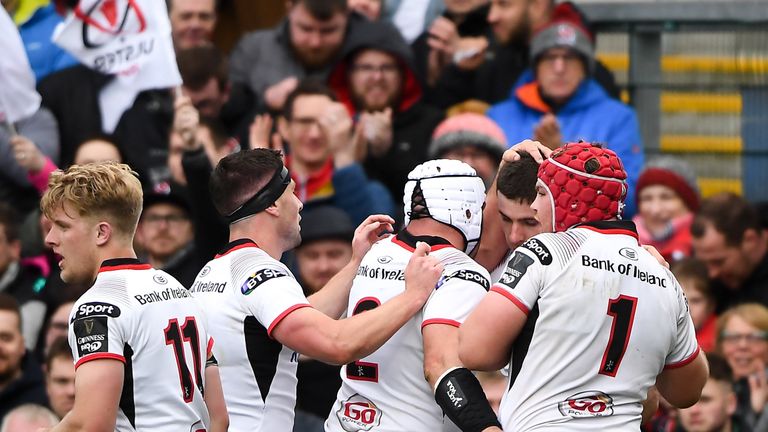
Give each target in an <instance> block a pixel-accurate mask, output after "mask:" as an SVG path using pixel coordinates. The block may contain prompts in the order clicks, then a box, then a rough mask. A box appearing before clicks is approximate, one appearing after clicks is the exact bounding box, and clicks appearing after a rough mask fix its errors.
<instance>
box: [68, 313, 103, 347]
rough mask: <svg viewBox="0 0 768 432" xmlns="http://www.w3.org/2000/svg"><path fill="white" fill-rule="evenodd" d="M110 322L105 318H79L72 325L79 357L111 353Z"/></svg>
mask: <svg viewBox="0 0 768 432" xmlns="http://www.w3.org/2000/svg"><path fill="white" fill-rule="evenodd" d="M108 320H109V318H108V317H105V316H93V317H87V318H78V319H76V320H75V321H74V322H73V323H72V330H73V332H74V333H75V343H76V344H77V354H78V356H80V357H83V356H87V355H89V354H94V353H100V352H108V351H109V346H108V345H109V322H108Z"/></svg>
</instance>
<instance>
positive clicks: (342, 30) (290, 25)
mask: <svg viewBox="0 0 768 432" xmlns="http://www.w3.org/2000/svg"><path fill="white" fill-rule="evenodd" d="M287 5H288V16H287V18H286V19H285V20H284V21H283V22H282V23H280V24H279V25H278V26H277V27H274V28H272V29H268V30H261V31H257V32H253V33H249V34H247V35H245V36H243V38H242V39H241V40H240V42H239V43H238V44H237V47H235V50H234V51H233V52H232V57H231V62H230V76H231V78H232V81H233V82H235V83H246V84H247V85H248V86H249V87H250V88H251V90H252V91H253V92H254V93H255V94H257V95H258V97H259V101H258V108H259V109H261V110H265V109H268V110H270V111H273V112H276V111H280V110H281V109H282V108H283V104H284V103H285V100H286V98H287V97H288V94H290V93H291V91H293V90H294V89H295V88H296V85H297V84H298V82H299V81H300V80H302V79H304V78H307V77H311V78H317V79H325V77H326V76H327V74H328V72H329V71H330V68H331V66H332V65H333V63H334V62H335V61H336V60H337V57H338V54H339V53H340V52H341V50H342V46H343V45H344V44H345V43H347V42H348V41H351V40H354V39H355V38H356V36H355V35H356V34H357V33H358V32H359V31H365V27H366V22H367V19H366V18H364V17H363V16H361V15H358V14H356V13H349V12H348V7H347V1H346V0H291V1H288V2H287Z"/></svg>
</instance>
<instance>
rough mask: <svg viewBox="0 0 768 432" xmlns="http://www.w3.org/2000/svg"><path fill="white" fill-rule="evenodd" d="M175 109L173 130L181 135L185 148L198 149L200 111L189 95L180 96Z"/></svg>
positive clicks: (175, 103) (174, 106)
mask: <svg viewBox="0 0 768 432" xmlns="http://www.w3.org/2000/svg"><path fill="white" fill-rule="evenodd" d="M173 109H174V112H173V131H174V132H175V133H177V134H179V136H180V137H181V140H182V142H183V143H184V149H185V150H196V149H197V148H199V143H198V142H197V127H198V125H199V124H200V113H199V112H198V111H197V109H195V107H194V106H193V105H192V100H191V99H190V98H189V97H187V96H178V97H177V98H176V100H175V101H174V104H173Z"/></svg>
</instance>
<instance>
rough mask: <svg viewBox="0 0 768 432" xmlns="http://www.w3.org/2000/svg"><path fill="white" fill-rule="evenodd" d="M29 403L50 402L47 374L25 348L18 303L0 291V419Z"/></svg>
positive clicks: (45, 403) (44, 403)
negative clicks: (46, 390)
mask: <svg viewBox="0 0 768 432" xmlns="http://www.w3.org/2000/svg"><path fill="white" fill-rule="evenodd" d="M26 403H34V404H38V405H47V399H46V397H45V385H44V383H43V374H42V372H41V370H40V365H39V364H37V362H36V361H35V360H34V358H33V356H32V355H31V354H28V353H27V351H26V349H25V348H24V336H22V334H21V313H20V312H19V305H18V303H17V302H16V300H15V299H14V298H13V297H11V296H9V295H8V294H2V293H0V420H2V418H3V417H4V416H5V415H6V414H7V413H8V412H9V411H10V410H12V409H13V408H15V407H17V406H20V405H23V404H26Z"/></svg>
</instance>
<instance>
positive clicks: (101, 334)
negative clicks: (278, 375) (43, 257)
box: [41, 163, 228, 432]
mask: <svg viewBox="0 0 768 432" xmlns="http://www.w3.org/2000/svg"><path fill="white" fill-rule="evenodd" d="M141 205H142V190H141V184H140V183H139V180H138V178H137V177H136V173H134V172H133V171H132V170H131V169H130V168H129V167H128V166H127V165H124V164H118V163H102V164H89V165H81V166H78V165H75V166H72V167H70V168H69V169H67V170H66V171H57V172H55V173H53V174H52V175H51V178H50V180H49V187H48V191H47V192H46V193H45V195H44V196H43V199H42V202H41V208H42V210H43V213H44V214H45V216H46V217H47V218H48V219H49V220H50V221H51V222H52V228H51V230H50V231H49V232H48V234H47V236H46V238H45V241H46V244H48V245H49V246H50V247H52V248H53V251H54V252H55V253H56V254H58V255H60V256H61V261H60V262H59V267H60V268H61V278H62V280H64V281H65V282H67V283H74V282H80V283H83V282H86V283H92V284H93V285H92V287H91V288H90V289H89V290H88V291H87V292H86V293H85V294H83V296H82V297H81V298H80V299H79V300H78V301H77V302H76V303H75V306H74V308H73V310H72V313H71V316H70V326H69V342H70V345H71V346H72V354H73V357H74V359H75V368H76V375H75V383H76V384H75V406H74V408H73V409H72V411H71V412H70V413H69V414H68V415H67V416H65V417H64V419H63V420H62V421H61V423H60V424H59V425H58V426H57V427H55V428H54V429H53V430H54V431H69V430H115V431H150V430H151V431H179V430H183V431H192V432H200V431H212V432H216V431H224V430H226V428H227V425H228V417H227V413H226V407H225V406H224V400H223V395H222V390H221V383H220V380H219V376H218V368H217V367H215V366H216V362H215V359H214V358H213V357H212V356H211V355H210V353H211V348H212V344H213V340H212V339H210V336H209V335H208V332H207V323H206V319H205V316H204V314H203V313H202V310H201V309H200V307H199V306H198V305H197V303H196V302H195V301H194V300H193V299H192V297H191V296H190V295H189V294H188V293H187V290H186V289H185V288H184V287H182V286H181V285H180V284H179V283H178V282H177V281H176V280H175V279H174V278H173V277H172V276H170V275H168V274H167V273H165V272H163V271H161V270H156V269H153V268H152V267H151V266H149V265H148V264H143V263H141V262H139V261H138V260H137V259H136V253H135V252H134V250H133V236H134V233H135V231H136V224H137V222H138V219H139V215H140V214H141Z"/></svg>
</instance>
